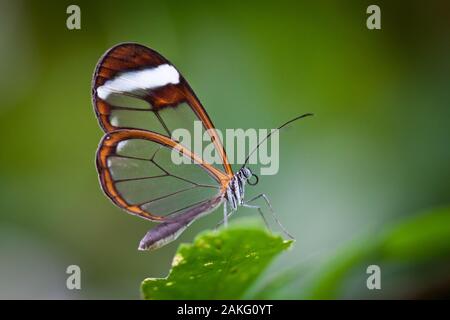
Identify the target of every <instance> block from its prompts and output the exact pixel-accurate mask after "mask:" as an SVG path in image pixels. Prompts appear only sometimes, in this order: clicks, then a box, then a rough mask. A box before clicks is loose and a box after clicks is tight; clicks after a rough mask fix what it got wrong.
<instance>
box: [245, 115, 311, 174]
mask: <svg viewBox="0 0 450 320" xmlns="http://www.w3.org/2000/svg"><path fill="white" fill-rule="evenodd" d="M313 115H314V113H305V114H302V115H301V116H298V117H295V118H294V119H291V120H289V121H286V122H285V123H283V124H282V125H281V126H279V127H278V128H276V129H273V130H271V131H270V132H269V133H268V134H267V136H266V137H265V138H264V139H263V140H261V141H260V142H259V143H258V145H257V146H256V147H255V148H254V149H253V150H252V151H251V152H250V153H249V154H248V156H247V158H245V162H244V164H243V165H242V167H244V166H245V165H246V164H247V162H248V160H249V159H250V156H251V155H252V154H253V153H255V152H256V150H258V148H259V147H260V146H261V144H262V143H263V142H265V141H266V140H267V139H269V138H270V136H271V135H272V133H274V132H276V131H279V130H281V129H282V128H284V127H286V126H287V125H288V124H291V123H292V122H294V121H297V120H300V119H301V118H306V117H309V116H313Z"/></svg>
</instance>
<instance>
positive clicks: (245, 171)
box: [238, 166, 259, 186]
mask: <svg viewBox="0 0 450 320" xmlns="http://www.w3.org/2000/svg"><path fill="white" fill-rule="evenodd" d="M238 174H239V175H240V176H241V177H242V178H243V179H244V180H245V181H246V182H247V183H248V184H249V185H251V186H254V185H256V184H257V183H258V181H259V178H258V176H257V175H256V174H254V173H253V172H252V170H250V169H249V168H247V167H245V166H243V167H242V168H241V169H240V170H239V173H238ZM252 177H254V178H255V180H254V181H252V180H250V179H251V178H252Z"/></svg>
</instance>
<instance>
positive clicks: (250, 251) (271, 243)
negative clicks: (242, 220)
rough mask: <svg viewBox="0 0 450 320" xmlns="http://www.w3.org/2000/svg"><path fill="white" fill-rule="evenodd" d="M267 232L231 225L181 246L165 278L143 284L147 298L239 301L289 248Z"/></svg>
mask: <svg viewBox="0 0 450 320" xmlns="http://www.w3.org/2000/svg"><path fill="white" fill-rule="evenodd" d="M291 243H292V241H285V240H283V239H282V238H281V237H279V236H275V235H273V234H270V233H268V232H267V231H266V230H264V229H262V228H260V227H257V226H249V225H242V224H241V225H237V224H234V225H231V226H230V227H228V228H225V229H221V230H219V231H208V232H205V233H202V234H200V235H199V236H198V237H197V238H196V239H195V240H194V243H193V244H182V245H180V247H179V248H178V250H177V253H176V254H175V257H174V259H173V262H172V269H171V270H170V272H169V275H168V277H166V278H162V279H161V278H148V279H145V280H144V281H143V282H142V285H141V292H142V296H143V298H144V299H240V298H242V297H243V295H244V293H245V292H246V291H247V290H248V289H249V287H250V286H251V285H252V284H253V283H254V282H255V280H256V279H257V278H258V276H259V275H260V274H261V273H262V272H263V271H264V269H265V268H266V267H267V266H268V264H269V263H270V262H271V261H272V260H273V258H274V257H275V256H276V255H278V254H279V253H280V252H282V251H283V250H286V249H287V248H289V247H290V245H291Z"/></svg>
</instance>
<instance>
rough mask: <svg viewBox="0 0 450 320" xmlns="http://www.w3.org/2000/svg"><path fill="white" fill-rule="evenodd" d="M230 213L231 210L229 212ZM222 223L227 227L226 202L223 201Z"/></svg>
mask: <svg viewBox="0 0 450 320" xmlns="http://www.w3.org/2000/svg"><path fill="white" fill-rule="evenodd" d="M230 214H231V212H230ZM223 225H224V226H225V228H226V227H228V212H227V202H226V201H224V203H223Z"/></svg>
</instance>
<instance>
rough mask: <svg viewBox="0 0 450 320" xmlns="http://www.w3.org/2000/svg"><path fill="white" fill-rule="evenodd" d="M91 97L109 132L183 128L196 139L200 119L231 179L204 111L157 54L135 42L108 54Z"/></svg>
mask: <svg viewBox="0 0 450 320" xmlns="http://www.w3.org/2000/svg"><path fill="white" fill-rule="evenodd" d="M92 97H93V103H94V108H95V113H96V115H97V118H98V121H99V123H100V126H101V127H102V128H103V130H104V131H105V132H112V131H114V130H117V129H124V128H128V129H145V130H149V131H153V132H156V133H159V134H162V135H165V136H167V137H171V136H172V133H173V131H174V130H175V129H179V128H183V129H187V130H188V131H189V132H190V133H191V136H193V131H194V129H193V128H194V121H195V120H200V121H201V123H202V125H203V128H204V129H205V130H208V134H209V137H210V138H211V142H212V143H213V144H214V146H215V149H216V151H217V152H218V154H219V156H220V157H221V159H222V163H223V164H222V167H223V170H224V171H225V172H226V173H227V174H228V175H229V176H232V174H233V173H232V170H231V166H230V165H229V163H228V161H227V158H226V154H225V150H224V148H223V145H222V142H221V141H220V137H219V136H218V135H217V132H216V130H215V128H214V125H213V123H212V121H211V119H210V118H209V116H208V114H207V113H206V111H205V109H204V108H203V106H202V105H201V103H200V101H199V100H198V98H197V97H196V96H195V94H194V92H193V91H192V89H191V87H190V86H189V84H188V83H187V81H186V80H185V79H184V78H183V76H182V75H181V74H180V73H179V71H178V70H177V69H176V68H175V67H174V66H173V65H172V64H171V63H170V62H169V61H168V60H167V59H165V58H164V57H163V56H161V55H160V54H159V53H157V52H156V51H154V50H152V49H150V48H147V47H145V46H142V45H138V44H135V43H124V44H120V45H117V46H115V47H113V48H111V49H110V50H108V51H107V52H106V53H105V54H104V56H103V57H102V58H101V59H100V61H99V62H98V64H97V67H96V71H95V74H94V79H93V84H92ZM181 143H183V142H181ZM185 147H187V148H191V146H190V145H185Z"/></svg>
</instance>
